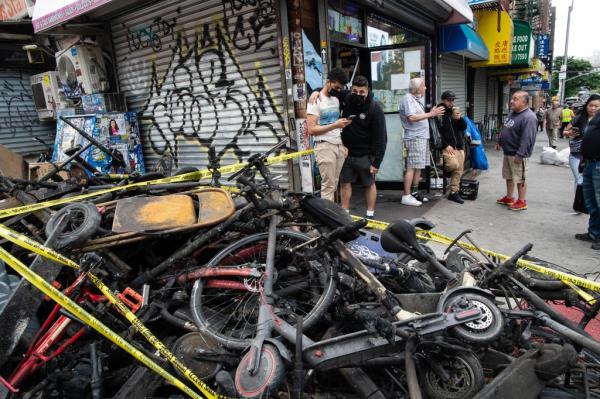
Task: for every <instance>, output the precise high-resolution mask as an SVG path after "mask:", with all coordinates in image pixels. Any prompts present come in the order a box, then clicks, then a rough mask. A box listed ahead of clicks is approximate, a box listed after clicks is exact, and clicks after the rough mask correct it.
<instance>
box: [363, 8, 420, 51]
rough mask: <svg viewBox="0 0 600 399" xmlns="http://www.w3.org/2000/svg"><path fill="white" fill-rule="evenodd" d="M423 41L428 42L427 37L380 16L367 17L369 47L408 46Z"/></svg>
mask: <svg viewBox="0 0 600 399" xmlns="http://www.w3.org/2000/svg"><path fill="white" fill-rule="evenodd" d="M423 40H427V37H425V36H423V35H420V34H418V33H416V32H413V31H411V30H409V29H407V28H404V27H402V26H400V25H398V24H395V23H393V22H391V21H387V20H385V19H383V18H381V17H379V16H376V15H374V14H371V15H369V16H368V17H367V45H368V46H369V47H381V46H390V45H393V44H406V43H413V42H419V41H423Z"/></svg>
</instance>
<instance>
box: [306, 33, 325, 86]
mask: <svg viewBox="0 0 600 399" xmlns="http://www.w3.org/2000/svg"><path fill="white" fill-rule="evenodd" d="M302 47H303V49H304V76H305V79H306V84H307V85H308V92H309V93H311V92H312V91H313V90H315V89H318V88H321V87H323V60H322V59H321V55H320V54H319V52H318V51H317V50H315V46H314V45H313V43H312V41H310V40H309V38H308V36H307V35H306V32H305V31H304V30H302Z"/></svg>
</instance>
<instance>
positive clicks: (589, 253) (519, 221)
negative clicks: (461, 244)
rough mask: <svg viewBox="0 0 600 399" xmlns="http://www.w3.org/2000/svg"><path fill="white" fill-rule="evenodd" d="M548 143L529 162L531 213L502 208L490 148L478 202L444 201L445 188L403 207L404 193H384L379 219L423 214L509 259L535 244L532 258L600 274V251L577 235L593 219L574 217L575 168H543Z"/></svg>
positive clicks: (357, 199)
mask: <svg viewBox="0 0 600 399" xmlns="http://www.w3.org/2000/svg"><path fill="white" fill-rule="evenodd" d="M544 145H547V139H546V135H545V133H542V132H540V133H538V137H537V144H536V148H535V150H534V154H533V155H532V157H531V159H530V164H529V176H530V178H529V189H528V193H527V205H528V208H529V209H528V210H526V211H521V212H513V211H509V210H508V209H506V207H504V206H502V205H497V204H496V202H495V201H496V198H499V197H502V196H503V195H504V194H505V190H506V185H505V183H504V180H503V179H502V176H501V166H502V152H501V151H499V152H497V151H495V150H494V149H493V148H488V149H486V154H487V156H488V160H489V163H490V170H488V171H486V172H483V173H482V174H481V175H480V176H478V178H477V179H478V180H479V195H478V197H477V200H475V201H465V203H464V204H463V205H459V204H456V203H454V202H451V201H448V200H447V199H445V198H443V197H441V190H434V191H432V192H431V194H430V196H431V198H432V201H431V202H430V203H429V204H425V205H423V206H421V207H408V206H404V205H401V204H400V198H401V196H402V193H401V192H400V191H381V192H380V193H379V198H378V200H377V207H376V209H375V218H376V219H377V220H382V221H386V222H390V221H393V220H397V219H401V218H406V219H409V218H414V217H418V216H423V217H426V218H428V219H429V220H431V221H432V222H434V223H435V224H436V228H435V230H436V231H438V232H439V233H442V234H446V235H449V236H455V235H457V234H459V233H460V232H462V231H463V230H466V229H472V230H473V233H472V234H471V237H472V238H473V240H475V242H476V243H477V244H479V245H481V246H482V247H484V248H487V249H490V250H493V251H496V252H500V253H503V254H505V255H512V254H513V253H514V252H516V251H517V250H518V249H520V248H521V247H522V246H524V245H525V244H526V243H528V242H531V243H533V244H534V246H533V250H532V251H531V253H530V255H532V256H535V257H538V258H540V259H544V260H546V261H548V262H552V263H556V264H558V265H561V266H564V267H567V268H569V269H572V270H574V271H576V272H579V273H591V272H595V271H600V251H595V250H593V249H591V248H590V244H589V243H585V242H581V241H577V240H575V238H574V237H573V236H574V235H575V233H584V232H585V231H587V221H588V217H587V215H574V214H573V210H572V208H571V205H572V203H573V196H574V193H573V176H572V174H571V170H570V169H569V167H568V166H553V165H542V164H540V154H541V152H542V147H543V146H544ZM566 146H567V141H566V140H561V139H559V143H558V150H560V149H562V148H565V147H566ZM351 212H352V214H355V215H364V212H365V205H364V200H363V197H362V193H361V192H358V190H356V192H355V195H354V196H353V199H352V206H351ZM434 245H437V244H434ZM592 278H593V277H592Z"/></svg>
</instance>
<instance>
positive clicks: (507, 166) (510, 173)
mask: <svg viewBox="0 0 600 399" xmlns="http://www.w3.org/2000/svg"><path fill="white" fill-rule="evenodd" d="M514 160H515V156H514V155H505V156H504V160H503V162H502V178H503V179H505V180H512V181H513V182H515V183H523V182H525V180H526V177H527V170H528V169H529V167H528V164H529V162H528V160H529V159H528V158H523V159H521V162H520V163H518V164H516V163H515V162H514Z"/></svg>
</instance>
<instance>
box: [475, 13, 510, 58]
mask: <svg viewBox="0 0 600 399" xmlns="http://www.w3.org/2000/svg"><path fill="white" fill-rule="evenodd" d="M475 16H476V19H477V33H478V34H479V36H481V39H482V40H483V42H484V43H485V46H486V47H487V49H488V51H489V53H490V58H489V60H487V61H478V62H473V63H471V64H469V65H470V66H472V67H475V68H477V67H488V66H500V65H510V64H511V62H512V52H513V22H512V20H511V18H510V16H509V15H508V13H506V12H505V11H501V12H500V14H498V11H476V12H475ZM498 16H500V19H498ZM498 22H500V25H499V26H500V29H498Z"/></svg>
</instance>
